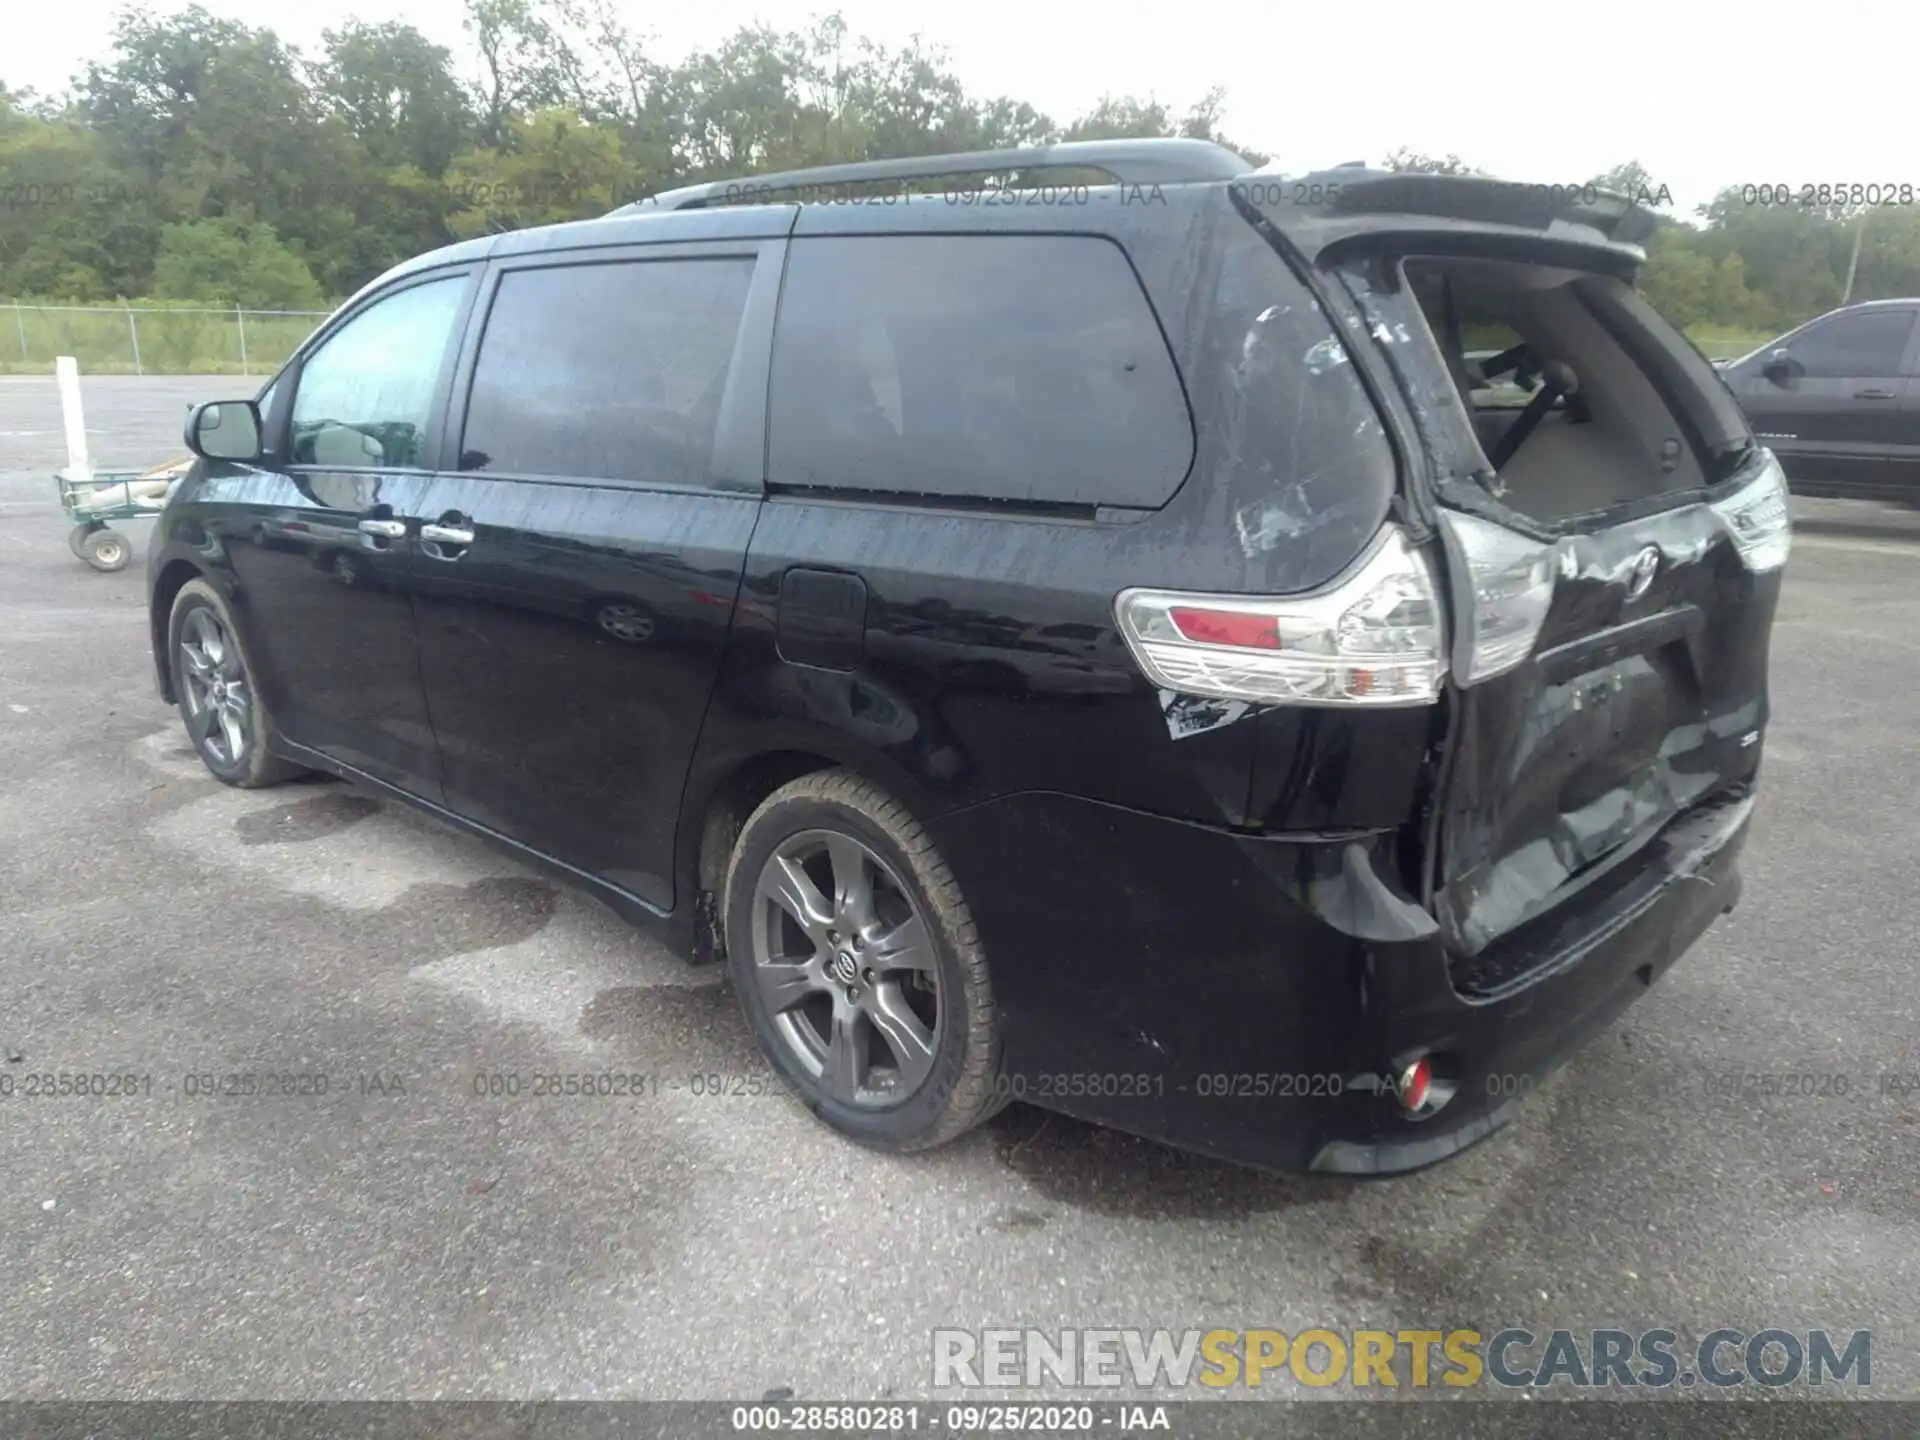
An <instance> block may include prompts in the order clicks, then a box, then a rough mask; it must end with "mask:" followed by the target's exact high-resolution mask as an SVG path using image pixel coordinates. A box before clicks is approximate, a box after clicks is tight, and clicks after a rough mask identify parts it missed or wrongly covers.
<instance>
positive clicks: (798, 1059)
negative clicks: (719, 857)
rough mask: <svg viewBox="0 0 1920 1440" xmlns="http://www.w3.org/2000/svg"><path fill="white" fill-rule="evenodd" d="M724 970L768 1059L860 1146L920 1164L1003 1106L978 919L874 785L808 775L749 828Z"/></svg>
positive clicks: (908, 819) (900, 809)
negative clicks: (902, 1154) (909, 1154)
mask: <svg viewBox="0 0 1920 1440" xmlns="http://www.w3.org/2000/svg"><path fill="white" fill-rule="evenodd" d="M725 926H726V936H727V954H728V966H729V969H730V972H731V974H732V978H733V984H734V989H735V991H736V993H737V994H738V995H739V997H740V1003H741V1008H742V1009H743V1010H744V1011H745V1012H746V1015H747V1019H748V1021H749V1022H750V1023H751V1024H752V1026H753V1029H754V1033H755V1036H756V1037H757V1038H758V1040H759V1042H760V1047H761V1049H762V1050H763V1051H764V1052H765V1053H766V1055H767V1058H768V1059H769V1060H771V1061H772V1062H773V1064H774V1065H775V1067H776V1068H777V1069H779V1071H780V1072H781V1074H782V1075H784V1076H785V1077H786V1079H787V1081H788V1083H789V1084H791V1085H792V1086H793V1088H794V1090H795V1092H796V1093H797V1094H798V1095H799V1097H800V1099H801V1101H802V1102H803V1103H804V1104H805V1105H806V1106H807V1108H809V1109H810V1110H812V1111H813V1112H814V1113H815V1114H816V1115H818V1116H819V1117H820V1118H821V1119H822V1120H824V1121H826V1123H827V1124H829V1125H831V1126H833V1127H834V1128H835V1129H836V1130H839V1131H841V1132H843V1133H844V1134H847V1135H849V1136H851V1137H852V1138H854V1139H856V1140H858V1141H860V1142H861V1143H863V1144H866V1145H871V1146H874V1147H875V1148H878V1149H883V1150H893V1151H909V1150H923V1149H927V1148H929V1147H931V1146H934V1145H938V1144H941V1143H943V1142H944V1141H947V1140H950V1139H952V1138H953V1137H954V1136H956V1135H959V1134H960V1133H962V1132H963V1131H965V1130H968V1129H970V1128H971V1127H972V1126H974V1125H976V1124H978V1123H979V1122H980V1121H981V1120H983V1119H985V1118H986V1117H987V1116H988V1115H991V1114H992V1113H993V1111H994V1110H995V1109H997V1108H998V1099H997V1096H996V1094H995V1087H994V1083H993V1081H994V1077H995V1075H996V1073H997V1068H996V1067H997V1064H998V1059H999V1026H998V1020H997V1015H996V1012H995V1010H994V1005H993V995H992V990H991V987H990V986H989V984H988V979H987V966H986V960H985V957H984V956H983V955H982V954H981V952H980V946H979V941H978V938H977V936H976V935H975V933H974V926H973V920H972V917H971V916H970V915H969V913H968V911H967V908H966V903H965V902H964V901H963V900H962V899H961V897H960V892H959V887H958V886H957V885H956V884H955V883H954V879H953V876H952V874H951V873H950V872H949V871H948V870H947V867H946V864H945V862H944V861H943V860H941V858H940V855H939V852H938V851H937V850H935V849H934V846H933V842H932V840H931V839H930V838H929V837H928V836H927V834H926V832H925V831H924V830H922V829H921V828H920V826H919V824H918V823H917V822H916V821H915V820H914V819H913V817H912V816H911V815H910V814H909V813H908V812H907V810H906V807H905V806H903V805H901V804H900V802H899V801H897V800H895V799H893V798H892V797H891V796H889V795H888V794H887V793H886V792H885V791H883V790H882V789H880V787H879V786H877V785H875V784H873V783H872V782H871V781H867V780H863V779H861V778H860V777H858V776H856V775H854V774H852V773H850V772H847V771H830V772H827V773H824V774H817V775H809V776H805V777H803V778H801V779H799V780H796V781H794V782H793V783H792V784H790V785H787V786H785V787H783V788H782V789H780V790H779V791H776V792H775V793H774V794H773V795H772V796H770V797H769V798H768V799H767V800H766V802H765V803H764V804H762V805H761V806H760V808H759V809H758V810H756V811H755V812H754V813H753V815H752V817H751V818H749V819H748V821H747V823H746V825H745V826H744V827H742V829H741V831H740V838H739V841H738V843H737V844H736V845H735V847H734V852H733V863H732V865H731V867H730V869H729V873H728V878H727V886H726V909H725Z"/></svg>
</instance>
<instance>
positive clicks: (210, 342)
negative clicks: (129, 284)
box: [0, 300, 330, 375]
mask: <svg viewBox="0 0 1920 1440" xmlns="http://www.w3.org/2000/svg"><path fill="white" fill-rule="evenodd" d="M329 313H330V312H329V311H325V310H241V309H238V308H235V309H232V310H223V309H217V308H213V307H209V306H204V305H189V304H182V305H174V304H168V303H165V302H152V301H149V302H147V303H145V304H128V305H37V304H34V303H33V302H32V301H27V300H19V301H14V300H0V374H9V375H48V374H51V373H52V372H53V362H54V358H55V357H56V356H59V355H71V356H73V357H74V359H75V360H77V361H79V363H80V373H81V374H83V375H270V374H272V373H273V372H274V371H275V370H277V369H279V368H280V366H281V365H282V364H283V363H285V361H286V359H287V357H288V356H289V355H291V354H292V353H293V352H294V349H295V348H296V347H297V346H298V345H299V344H300V342H301V341H302V340H304V339H306V338H307V336H308V335H310V334H312V333H313V331H314V330H315V328H316V327H318V325H319V324H320V322H321V321H322V320H324V319H325V318H326V317H327V315H328V314H329Z"/></svg>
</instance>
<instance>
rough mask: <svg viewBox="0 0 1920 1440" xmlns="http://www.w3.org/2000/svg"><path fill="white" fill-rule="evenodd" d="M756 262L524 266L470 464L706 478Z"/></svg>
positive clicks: (475, 408) (478, 384)
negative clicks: (723, 396) (748, 287)
mask: <svg viewBox="0 0 1920 1440" xmlns="http://www.w3.org/2000/svg"><path fill="white" fill-rule="evenodd" d="M752 278H753V262H752V261H751V260H746V259H727V260H635V261H621V262H616V263H612V264H594V265H567V266H556V267H553V268H551V269H548V268H541V269H536V270H512V271H509V272H508V273H507V274H505V275H504V276H502V277H501V280H500V287H499V289H498V290H497V291H496V292H495V295H494V300H493V307H492V309H491V310H490V311H489V312H488V315H487V325H486V330H485V332H484V334H483V335H482V337H481V341H480V354H479V358H478V360H477V361H476V363H475V366H474V372H473V388H472V391H471V392H470V396H469V399H468V403H467V423H466V430H465V433H464V435H463V436H462V438H461V442H460V468H461V469H462V470H479V471H485V472H488V473H491V474H497V475H551V476H556V477H564V478H573V479H596V480H642V481H655V482H659V483H664V484H675V485H700V484H704V483H706V481H707V478H708V474H709V470H710V467H711V463H712V459H713V437H714V430H715V428H716V427H717V425H718V424H719V419H720V401H721V397H722V395H723V394H724V393H725V391H726V385H727V372H728V370H729V369H730V368H731V365H732V361H733V352H734V342H735V338H736V336H737V334H738V332H739V329H740V316H741V313H742V311H744V310H745V308H746V303H747V285H748V283H749V282H750V281H751V280H752Z"/></svg>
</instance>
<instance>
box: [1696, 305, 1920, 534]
mask: <svg viewBox="0 0 1920 1440" xmlns="http://www.w3.org/2000/svg"><path fill="white" fill-rule="evenodd" d="M1916 315H1920V300H1873V301H1869V302H1868V303H1866V304H1864V305H1850V306H1848V307H1847V308H1846V309H1843V310H1835V311H1832V312H1831V313H1829V314H1826V315H1822V316H1821V317H1820V318H1819V319H1817V320H1809V321H1808V322H1807V323H1806V324H1804V325H1802V326H1801V327H1800V328H1799V329H1798V330H1793V331H1790V332H1788V333H1787V334H1785V335H1782V336H1781V337H1780V338H1779V339H1778V340H1774V341H1770V342H1769V343H1768V344H1765V345H1762V346H1761V347H1760V348H1759V349H1758V350H1755V351H1754V352H1753V353H1752V354H1750V355H1745V356H1742V357H1741V358H1740V359H1738V360H1735V361H1732V362H1730V363H1729V364H1727V365H1726V366H1724V367H1723V368H1722V369H1721V374H1722V376H1723V377H1724V378H1725V380H1726V382H1727V385H1728V386H1729V388H1731V389H1732V391H1733V393H1734V395H1735V396H1736V397H1737V398H1738V399H1739V401H1740V404H1741V406H1742V408H1744V409H1745V410H1746V412H1747V417H1748V419H1750V420H1751V421H1752V422H1753V428H1754V431H1755V433H1756V435H1757V436H1758V437H1759V439H1760V441H1761V442H1762V443H1763V444H1765V445H1767V446H1769V447H1771V448H1772V450H1773V451H1774V453H1775V454H1776V455H1778V456H1779V457H1780V463H1781V465H1782V466H1784V467H1785V469H1786V472H1787V480H1788V483H1789V484H1791V485H1792V487H1793V489H1794V492H1795V493H1796V494H1801V495H1828V496H1838V497H1840V498H1843V499H1865V500H1881V499H1886V500H1906V501H1909V502H1915V501H1920V329H1916V327H1915V325H1914V317H1915V316H1916Z"/></svg>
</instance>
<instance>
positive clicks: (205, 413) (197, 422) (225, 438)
mask: <svg viewBox="0 0 1920 1440" xmlns="http://www.w3.org/2000/svg"><path fill="white" fill-rule="evenodd" d="M185 439H186V442H187V448H188V449H189V450H191V451H193V453H194V454H196V455H198V456H199V457H200V458H201V459H203V460H240V461H247V460H258V459H259V458H260V411H259V408H258V407H257V406H256V405H255V404H254V403H253V401H251V400H217V401H213V402H211V403H209V404H206V405H196V406H194V408H193V409H192V410H190V411H189V412H188V413H187V431H186V436H185Z"/></svg>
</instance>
